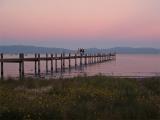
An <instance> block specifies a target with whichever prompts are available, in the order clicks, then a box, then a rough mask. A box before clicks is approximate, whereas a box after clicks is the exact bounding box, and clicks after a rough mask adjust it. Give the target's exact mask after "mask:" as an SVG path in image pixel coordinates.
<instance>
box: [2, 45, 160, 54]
mask: <svg viewBox="0 0 160 120" xmlns="http://www.w3.org/2000/svg"><path fill="white" fill-rule="evenodd" d="M75 51H76V50H70V49H64V48H47V47H36V46H22V45H14V46H0V53H10V54H18V53H26V54H27V53H62V52H65V53H74V52H75ZM99 52H116V53H119V54H160V49H156V48H132V47H115V48H109V49H98V48H88V49H86V53H99Z"/></svg>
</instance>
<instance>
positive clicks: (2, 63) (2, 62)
mask: <svg viewBox="0 0 160 120" xmlns="http://www.w3.org/2000/svg"><path fill="white" fill-rule="evenodd" d="M3 77H4V75H3V53H1V79H2V80H3Z"/></svg>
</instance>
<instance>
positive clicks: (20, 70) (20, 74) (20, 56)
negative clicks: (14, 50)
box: [19, 53, 22, 78]
mask: <svg viewBox="0 0 160 120" xmlns="http://www.w3.org/2000/svg"><path fill="white" fill-rule="evenodd" d="M19 59H20V62H19V77H20V78H22V60H21V59H22V53H19Z"/></svg>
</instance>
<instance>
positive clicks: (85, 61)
mask: <svg viewBox="0 0 160 120" xmlns="http://www.w3.org/2000/svg"><path fill="white" fill-rule="evenodd" d="M84 64H85V65H87V54H85V60H84Z"/></svg>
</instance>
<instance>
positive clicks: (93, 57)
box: [0, 53, 116, 79]
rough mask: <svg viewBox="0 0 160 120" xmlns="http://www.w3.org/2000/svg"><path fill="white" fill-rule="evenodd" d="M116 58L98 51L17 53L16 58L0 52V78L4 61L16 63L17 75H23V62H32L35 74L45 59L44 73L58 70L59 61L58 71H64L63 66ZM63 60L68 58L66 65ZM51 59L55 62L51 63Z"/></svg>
mask: <svg viewBox="0 0 160 120" xmlns="http://www.w3.org/2000/svg"><path fill="white" fill-rule="evenodd" d="M115 58H116V54H115V53H107V54H105V53H98V54H70V53H69V54H67V55H66V54H65V53H62V54H60V56H58V54H48V53H46V56H45V57H41V55H40V54H37V53H36V54H35V56H34V57H29V58H28V57H26V58H25V57H24V54H23V53H20V54H19V57H17V58H4V55H3V53H1V54H0V63H1V79H3V78H4V63H18V64H19V77H20V78H22V77H24V74H25V66H24V63H25V62H34V63H35V64H34V73H35V75H40V74H41V68H40V65H41V64H40V62H41V61H46V73H48V72H49V71H50V73H51V74H53V71H55V72H58V67H57V66H58V65H57V62H58V61H60V64H61V67H60V71H61V72H62V71H64V70H65V68H68V69H69V70H70V69H71V68H73V67H74V68H77V67H78V66H79V67H82V66H87V65H89V64H97V63H102V62H106V61H111V60H114V59H115ZM77 59H79V64H78V63H77ZM65 60H68V66H65ZM71 60H73V61H72V62H74V66H71ZM49 61H50V70H49V66H48V62H49ZM53 61H54V63H55V64H53Z"/></svg>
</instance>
